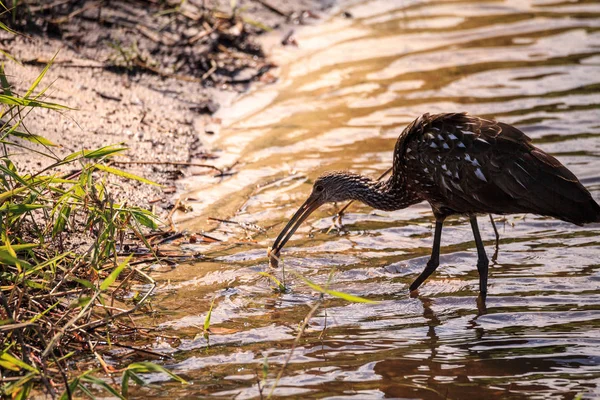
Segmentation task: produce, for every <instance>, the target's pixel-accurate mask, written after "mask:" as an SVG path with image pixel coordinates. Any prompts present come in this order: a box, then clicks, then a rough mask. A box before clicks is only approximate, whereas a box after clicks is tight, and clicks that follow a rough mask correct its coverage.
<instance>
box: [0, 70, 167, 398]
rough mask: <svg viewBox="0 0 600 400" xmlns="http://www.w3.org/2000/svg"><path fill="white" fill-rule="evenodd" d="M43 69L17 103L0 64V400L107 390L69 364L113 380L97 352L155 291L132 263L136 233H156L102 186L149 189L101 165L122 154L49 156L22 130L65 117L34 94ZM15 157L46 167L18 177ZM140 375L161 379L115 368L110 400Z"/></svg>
mask: <svg viewBox="0 0 600 400" xmlns="http://www.w3.org/2000/svg"><path fill="white" fill-rule="evenodd" d="M49 68H50V64H48V65H47V66H46V68H44V69H43V71H42V72H41V73H40V75H39V76H38V78H37V79H36V80H35V81H34V82H33V83H32V85H31V87H30V88H29V89H28V90H27V91H26V93H25V94H23V95H18V94H17V93H14V92H13V90H12V87H11V85H10V84H9V82H8V80H7V76H6V74H5V73H4V68H3V66H0V84H1V86H2V88H1V89H2V93H1V94H0V337H1V339H2V340H1V341H0V342H1V344H0V368H1V369H2V383H1V384H0V397H5V396H8V397H12V398H14V399H25V398H27V397H28V395H29V393H30V392H31V390H32V389H34V388H36V387H39V388H45V390H46V392H47V393H48V394H49V395H50V396H51V397H53V398H56V397H58V396H59V395H60V394H61V393H62V397H63V398H71V397H72V395H73V393H74V392H75V390H82V391H84V392H85V393H88V394H89V390H88V389H87V388H86V385H90V384H96V385H100V386H101V387H104V388H105V389H107V390H109V391H111V390H110V389H109V388H111V386H110V385H108V384H106V383H103V384H101V383H100V382H103V381H101V380H99V379H98V378H94V377H93V376H92V375H91V374H90V371H87V372H85V373H84V374H83V375H80V376H78V377H75V378H72V377H71V376H70V375H71V373H69V372H68V370H70V369H72V367H73V364H72V362H71V358H72V357H73V356H74V355H77V354H89V355H93V356H94V357H96V358H97V360H98V362H99V363H100V365H101V366H103V368H104V370H105V372H109V373H110V372H115V371H116V370H112V369H111V368H109V367H108V365H107V364H106V362H105V361H104V355H103V353H104V349H109V348H110V346H111V344H114V343H115V341H118V338H119V337H121V336H123V335H134V334H135V333H136V328H135V325H134V324H132V323H130V324H128V326H126V325H124V324H120V323H119V320H118V318H119V317H121V318H124V317H131V315H132V314H133V313H135V312H137V311H139V310H143V308H144V307H146V305H147V304H146V303H147V300H148V298H149V296H150V295H151V293H152V291H153V289H154V286H155V283H154V281H153V280H152V279H151V278H150V277H149V276H148V275H147V274H145V273H144V271H143V270H142V269H141V268H140V266H141V264H142V263H143V262H144V261H143V260H141V261H140V260H139V259H138V260H135V262H134V260H133V258H132V257H133V256H134V255H140V254H144V255H146V256H148V255H150V256H152V254H153V251H152V249H151V246H150V244H149V242H148V240H147V239H146V236H145V233H146V232H147V231H148V230H153V229H157V227H158V224H157V223H158V220H157V218H156V217H155V216H154V215H153V214H152V213H151V212H150V211H148V210H145V209H143V208H140V207H136V206H131V205H127V204H121V203H118V202H116V201H115V200H114V198H113V196H112V195H111V193H110V192H109V190H108V188H107V184H106V180H107V176H108V175H117V176H120V177H122V178H126V179H135V180H138V181H141V182H144V183H147V184H153V182H150V181H148V180H146V179H144V178H142V177H139V176H136V175H133V174H130V173H128V172H125V171H122V170H119V169H116V168H114V167H112V166H110V165H109V162H110V160H111V158H112V157H114V156H115V155H117V154H120V153H122V152H124V151H126V147H124V146H122V145H112V146H106V147H102V148H99V149H93V150H82V151H78V152H75V153H72V154H69V155H67V156H64V157H59V156H56V155H55V152H54V151H52V150H51V148H52V147H53V146H54V144H53V143H52V142H50V141H49V140H47V139H45V138H44V137H43V136H39V135H35V134H31V133H29V132H28V131H27V129H26V128H25V119H26V117H27V115H28V113H29V112H31V110H33V109H35V108H46V109H50V110H57V111H60V110H67V107H65V106H63V105H59V104H55V103H50V102H46V101H44V100H42V96H43V94H44V92H45V89H44V90H41V91H40V90H38V86H39V85H40V82H41V81H42V79H43V77H44V75H45V74H46V73H47V71H48V69H49ZM36 93H37V94H36ZM15 150H19V151H27V152H36V153H38V154H41V155H43V156H45V157H47V158H48V159H49V165H48V166H46V167H44V168H42V169H40V170H39V171H34V172H24V171H22V170H20V168H19V167H18V166H17V165H16V164H15V163H14V162H13V161H12V159H11V157H12V153H11V152H13V151H15ZM132 243H133V244H132ZM150 260H151V259H150ZM134 282H143V283H144V284H145V290H144V294H143V296H142V297H141V298H139V299H134V298H132V296H130V293H131V292H130V291H129V290H128V284H132V283H134ZM117 283H118V284H117ZM132 326H133V327H132ZM150 371H154V372H156V371H162V372H165V370H164V368H162V367H159V366H156V365H154V364H150V363H143V364H136V365H133V367H132V366H130V367H129V368H128V369H125V370H124V372H123V380H122V381H123V382H124V383H125V385H124V386H123V388H122V392H121V393H120V394H117V397H121V398H124V397H126V395H127V390H128V382H129V380H130V379H132V380H133V381H134V382H136V383H141V382H142V381H141V379H140V378H139V377H138V376H137V375H136V374H137V373H140V372H142V373H143V372H150ZM61 381H62V384H58V383H57V382H61ZM113 390H114V391H115V393H116V389H114V388H113ZM111 393H112V391H111ZM113 394H114V393H113Z"/></svg>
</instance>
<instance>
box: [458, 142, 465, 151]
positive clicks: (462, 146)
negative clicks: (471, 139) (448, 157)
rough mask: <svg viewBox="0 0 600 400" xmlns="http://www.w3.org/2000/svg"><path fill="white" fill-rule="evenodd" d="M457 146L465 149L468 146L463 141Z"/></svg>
mask: <svg viewBox="0 0 600 400" xmlns="http://www.w3.org/2000/svg"><path fill="white" fill-rule="evenodd" d="M457 146H458V147H460V148H463V149H464V148H466V147H465V144H464V143H463V142H458V144H457Z"/></svg>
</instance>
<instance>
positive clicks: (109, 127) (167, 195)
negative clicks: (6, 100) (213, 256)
mask: <svg viewBox="0 0 600 400" xmlns="http://www.w3.org/2000/svg"><path fill="white" fill-rule="evenodd" d="M181 4H183V7H182V6H181ZM232 5H233V6H234V8H233V9H232ZM331 5H332V1H331V0H303V1H299V2H286V1H274V0H271V1H269V2H264V1H238V2H235V4H234V3H230V2H229V1H203V2H192V1H189V2H184V3H181V2H175V3H173V4H169V3H163V2H153V1H137V2H124V1H123V2H119V1H111V2H106V3H103V2H85V1H84V2H75V1H73V2H69V1H67V2H55V3H52V4H46V5H44V4H42V5H38V4H37V3H35V4H33V2H30V4H29V6H30V7H29V8H28V10H21V9H17V11H16V12H15V13H14V15H15V18H14V21H13V26H14V27H15V29H18V30H19V31H20V32H23V33H24V35H22V36H12V35H8V34H3V36H2V39H1V40H0V43H2V47H3V49H4V50H6V51H8V52H9V53H10V54H11V55H12V56H14V57H15V58H16V59H17V60H19V61H21V62H22V65H18V64H16V63H14V62H8V63H7V65H6V73H7V77H8V81H9V83H10V84H11V85H12V90H13V91H14V92H16V93H24V92H26V91H27V88H28V87H29V85H30V84H31V83H32V82H33V81H34V80H35V79H36V77H37V76H38V74H39V73H40V71H41V70H42V68H43V66H44V65H45V64H46V63H47V62H48V61H49V60H51V59H52V58H53V56H54V55H55V53H56V52H57V51H58V54H57V55H56V58H55V60H54V64H53V66H52V68H50V71H49V72H48V74H47V75H46V77H45V78H44V80H43V82H42V85H41V86H40V88H42V87H46V86H48V89H47V91H46V92H45V93H44V96H43V99H44V100H45V101H50V102H56V103H60V104H63V105H66V106H69V107H71V108H73V109H74V110H71V111H66V112H62V113H55V112H48V111H47V110H36V111H34V112H32V113H31V114H29V115H28V116H27V118H26V120H25V127H26V128H27V130H29V131H30V132H32V133H36V134H39V135H42V136H44V137H45V138H47V139H49V140H50V141H52V142H53V143H55V144H56V145H57V147H54V148H53V149H52V150H53V151H54V153H55V154H56V155H57V156H65V155H67V154H70V153H72V152H75V151H78V150H82V149H94V148H98V147H101V146H106V145H110V144H115V143H123V144H125V145H126V146H128V147H129V151H128V152H127V153H126V155H125V156H124V157H121V158H119V161H122V162H123V163H115V165H114V166H115V167H117V168H121V169H124V170H127V171H129V172H132V173H135V174H138V175H142V176H144V177H146V178H148V179H151V180H153V181H155V182H158V183H160V184H162V185H163V187H162V188H153V187H150V186H147V185H142V184H140V183H137V182H135V181H126V182H123V180H120V179H119V180H117V179H112V178H110V179H109V182H110V184H109V189H111V190H112V192H113V194H114V195H115V197H116V198H117V199H119V200H123V199H126V200H127V201H128V202H130V204H131V203H134V204H137V205H140V206H144V207H145V206H150V205H154V206H158V208H157V211H158V212H159V214H162V215H163V216H164V214H165V210H166V209H169V208H171V207H172V201H171V197H172V194H173V193H174V192H175V191H176V180H177V179H178V178H180V177H182V176H185V175H188V176H189V175H194V174H212V175H219V174H222V173H227V172H228V171H222V170H216V169H214V168H211V165H212V162H211V161H212V160H214V159H215V158H218V157H219V153H220V149H218V148H212V147H211V146H210V143H211V141H212V140H213V138H214V137H216V136H218V133H219V129H220V122H221V121H220V119H218V118H213V117H212V116H211V115H212V114H213V113H214V112H216V111H217V110H218V109H219V108H220V107H221V106H223V105H226V104H229V103H230V102H231V100H232V99H233V98H235V97H236V96H237V95H238V94H239V93H242V92H244V91H247V90H248V89H249V88H250V87H252V86H255V85H264V84H269V83H271V82H273V81H275V80H276V79H277V68H276V66H275V65H274V64H272V63H271V62H270V60H269V57H268V55H267V54H265V52H264V51H263V48H262V46H261V40H263V39H262V37H264V36H265V34H267V35H271V36H274V37H275V38H276V40H277V41H279V40H281V39H283V38H285V36H286V33H287V32H289V31H290V30H291V29H293V27H294V24H306V23H316V22H317V21H318V17H319V15H323V14H324V13H326V12H327V10H328V9H329V8H330V7H331ZM267 31H269V32H267ZM209 149H210V150H209ZM12 150H13V153H15V157H14V160H15V161H16V163H17V165H18V166H19V167H20V168H23V169H26V170H29V171H37V170H39V169H40V168H42V167H44V166H46V165H48V164H50V163H51V160H48V159H45V158H44V157H42V156H38V155H37V154H35V153H32V152H29V151H26V150H23V149H12ZM138 162H139V163H138ZM191 164H194V165H191ZM201 165H207V166H201Z"/></svg>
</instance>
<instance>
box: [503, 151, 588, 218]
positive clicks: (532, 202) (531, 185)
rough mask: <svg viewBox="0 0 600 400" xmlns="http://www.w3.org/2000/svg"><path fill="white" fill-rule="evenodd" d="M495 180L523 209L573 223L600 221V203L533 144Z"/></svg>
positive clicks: (552, 158) (573, 177) (574, 177)
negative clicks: (527, 151) (530, 148)
mask: <svg viewBox="0 0 600 400" xmlns="http://www.w3.org/2000/svg"><path fill="white" fill-rule="evenodd" d="M495 183H496V184H497V185H498V186H499V187H500V188H501V189H502V191H504V192H505V193H507V194H509V195H510V196H511V197H512V198H513V199H514V201H516V203H517V204H518V205H519V207H520V208H521V209H522V210H523V211H524V212H531V213H534V214H540V215H547V216H551V217H555V218H558V219H561V220H564V221H567V222H571V223H574V224H576V225H583V224H587V223H592V222H600V205H598V203H596V201H595V200H594V199H593V198H592V195H591V194H590V192H589V191H588V190H587V189H586V188H585V187H584V186H583V185H582V184H581V182H579V180H578V179H577V177H576V176H575V175H574V174H573V173H572V172H571V171H569V170H568V169H567V168H566V167H565V166H564V165H562V164H561V163H560V162H559V161H558V160H557V159H556V158H554V157H552V156H550V155H548V154H546V153H544V152H543V151H541V150H539V149H536V148H534V149H533V150H532V151H531V152H530V153H525V154H522V155H521V157H520V158H518V159H516V160H515V161H514V162H513V163H512V164H510V165H507V166H506V168H505V169H504V172H503V173H502V174H501V176H499V177H498V179H497V180H496V181H495Z"/></svg>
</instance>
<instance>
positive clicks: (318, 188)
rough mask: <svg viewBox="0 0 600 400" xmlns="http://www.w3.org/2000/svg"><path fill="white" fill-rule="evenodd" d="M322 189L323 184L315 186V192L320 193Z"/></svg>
mask: <svg viewBox="0 0 600 400" xmlns="http://www.w3.org/2000/svg"><path fill="white" fill-rule="evenodd" d="M322 191H323V186H321V185H317V186H315V192H317V193H321V192H322Z"/></svg>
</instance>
